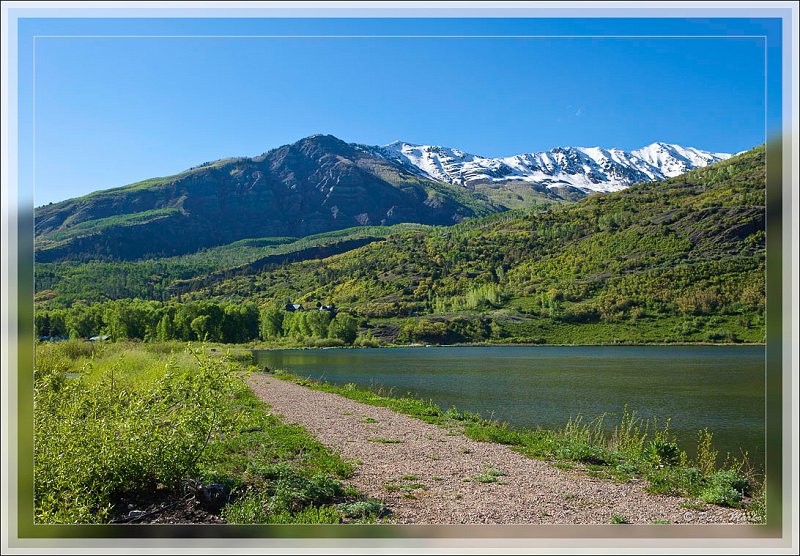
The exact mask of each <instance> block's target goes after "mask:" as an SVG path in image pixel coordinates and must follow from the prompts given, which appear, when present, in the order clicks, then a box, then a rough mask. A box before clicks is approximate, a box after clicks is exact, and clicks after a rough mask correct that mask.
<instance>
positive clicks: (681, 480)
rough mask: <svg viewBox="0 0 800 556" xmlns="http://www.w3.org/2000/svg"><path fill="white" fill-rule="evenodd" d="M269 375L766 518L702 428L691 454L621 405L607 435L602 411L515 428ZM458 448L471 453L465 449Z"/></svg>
mask: <svg viewBox="0 0 800 556" xmlns="http://www.w3.org/2000/svg"><path fill="white" fill-rule="evenodd" d="M275 376H276V377H277V378H280V379H283V380H289V381H292V382H295V383H297V384H300V385H303V386H306V387H309V388H313V389H316V390H321V391H325V392H331V393H334V394H338V395H341V396H344V397H346V398H349V399H352V400H355V401H359V402H362V403H366V404H368V405H374V406H380V407H387V408H389V409H392V410H393V411H396V412H398V413H403V414H406V415H410V416H412V417H415V418H417V419H420V420H422V421H424V422H427V423H432V424H436V425H439V426H441V427H443V428H445V429H447V430H448V431H451V432H452V430H453V429H454V428H457V429H459V430H460V431H461V432H462V433H463V434H464V435H465V436H467V437H468V438H471V439H472V440H477V441H480V442H495V443H499V444H505V445H508V446H510V447H511V448H512V449H514V450H516V451H518V452H520V453H522V454H523V455H526V456H528V457H531V458H536V459H541V460H545V461H549V462H551V463H552V464H554V465H555V466H557V467H560V468H562V469H576V470H579V471H582V472H584V473H591V474H592V475H593V476H596V477H600V478H603V479H610V480H615V481H619V482H627V481H630V480H631V479H633V478H639V479H644V480H645V481H646V482H647V487H646V489H647V490H648V491H650V492H652V493H658V494H668V495H672V496H681V497H688V498H692V499H701V500H703V501H705V502H707V503H710V504H717V505H722V506H729V507H743V508H745V509H746V510H747V511H748V514H749V515H750V519H751V521H754V522H760V520H763V519H764V507H765V504H763V503H761V502H759V498H758V497H755V498H753V502H752V503H751V502H750V501H749V500H748V497H749V496H751V495H752V494H753V493H759V492H761V491H762V489H761V487H760V478H759V477H758V476H757V475H755V473H753V472H752V470H751V469H750V467H749V464H748V461H747V459H746V457H743V458H742V459H739V460H737V459H735V458H731V457H730V456H729V457H728V458H726V459H725V462H724V463H723V465H722V466H721V467H718V466H717V460H718V454H717V451H716V450H715V449H714V447H713V434H712V433H711V432H710V431H708V430H705V429H703V430H700V431H698V442H697V450H696V452H697V455H696V456H695V457H694V458H692V459H690V458H689V457H688V455H687V454H686V452H685V451H683V450H680V449H679V447H678V445H677V443H676V440H675V438H674V436H673V435H672V434H671V433H670V430H669V421H658V420H657V419H653V420H652V421H649V420H645V419H643V418H641V417H639V416H638V415H637V414H636V412H634V411H629V410H628V408H627V407H626V408H624V409H623V411H622V415H621V416H620V418H619V420H618V422H617V423H616V424H615V425H614V427H613V431H612V432H611V433H608V432H606V431H607V427H606V426H605V423H604V419H605V416H600V417H598V418H597V419H594V420H591V421H586V420H584V419H582V418H581V417H577V418H575V419H571V420H570V421H569V422H567V423H566V425H565V426H564V427H562V428H560V429H550V430H548V429H526V428H514V427H511V426H510V425H509V424H508V423H504V422H498V421H496V420H487V419H484V418H482V417H481V416H480V415H477V414H472V413H468V412H462V411H459V410H458V409H457V408H450V409H447V410H443V409H442V408H440V407H439V406H437V405H436V404H434V403H433V402H432V401H429V400H422V399H419V398H415V397H411V396H410V395H409V396H406V397H391V396H387V395H383V394H384V392H385V391H384V390H383V389H377V391H375V390H369V389H363V388H358V387H356V386H355V385H354V384H349V385H345V386H338V385H334V384H330V383H325V382H321V381H315V380H312V379H308V378H301V377H298V376H295V375H292V374H289V373H286V372H283V371H276V372H275ZM460 450H461V452H462V453H470V452H471V450H470V449H469V448H467V447H462V448H461V449H460ZM478 477H480V479H478ZM478 477H476V478H475V480H477V481H478V482H496V481H497V477H496V476H492V475H488V474H485V473H484V474H482V475H479V476H478ZM466 480H469V479H466ZM759 496H760V495H759Z"/></svg>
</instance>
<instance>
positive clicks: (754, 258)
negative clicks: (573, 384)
mask: <svg viewBox="0 0 800 556" xmlns="http://www.w3.org/2000/svg"><path fill="white" fill-rule="evenodd" d="M764 203H765V200H764V149H763V147H758V148H755V149H753V150H751V151H749V152H747V153H744V154H742V155H739V156H737V157H734V158H732V159H730V160H727V161H724V162H720V163H717V164H714V165H712V166H709V167H707V168H703V169H698V170H694V171H691V172H689V173H686V174H684V175H681V176H678V177H676V178H671V179H669V180H666V181H665V182H658V183H645V184H639V185H636V186H633V187H631V188H629V189H627V190H625V191H621V192H618V193H612V194H607V195H594V196H591V197H588V198H586V199H584V200H582V201H579V202H577V203H575V204H572V205H566V206H555V207H554V206H546V205H539V206H536V207H532V208H530V209H527V210H525V211H512V212H507V213H503V214H497V215H493V216H489V217H486V218H483V219H478V220H473V221H469V222H465V223H462V224H459V225H456V226H451V227H440V228H431V229H418V230H415V229H412V230H404V231H400V232H398V233H394V234H391V235H389V236H388V237H387V238H386V239H385V240H382V241H374V242H371V243H369V244H368V245H365V246H363V247H360V248H358V249H355V250H352V251H349V252H347V253H344V254H340V255H336V256H333V257H329V258H327V259H322V260H318V259H315V260H306V261H301V262H295V263H291V264H281V265H268V266H266V267H264V268H263V269H262V270H261V271H260V272H258V273H256V274H244V275H240V276H234V277H231V278H229V279H223V280H214V281H211V282H210V283H208V284H203V283H202V282H198V283H196V284H195V286H196V287H194V288H184V289H183V290H182V291H181V295H182V298H181V300H182V301H183V302H184V303H185V302H186V301H190V300H195V301H197V300H204V301H205V302H213V303H215V304H219V305H226V304H233V305H240V304H245V303H252V304H255V305H256V306H257V307H258V308H259V313H260V317H259V318H260V320H261V323H262V326H261V329H260V331H259V335H260V336H261V337H263V338H265V339H270V338H271V339H274V340H278V339H281V338H283V337H285V336H287V335H288V336H296V337H302V338H306V337H321V336H322V335H324V333H325V332H326V331H323V330H320V329H318V330H311V328H310V327H308V326H306V327H302V326H301V327H299V328H298V327H295V328H294V329H293V328H292V327H291V326H288V327H286V326H283V324H282V323H283V320H284V319H287V320H293V319H295V320H296V319H298V318H300V317H297V316H296V315H291V314H289V313H287V312H286V311H284V310H283V306H284V305H285V303H286V302H287V301H293V302H296V303H304V304H306V306H309V307H313V306H315V305H316V304H330V303H333V304H335V305H336V307H337V309H338V311H340V312H344V313H348V314H351V315H353V316H354V317H356V318H357V319H358V321H359V326H360V334H362V335H363V336H365V337H369V336H374V337H376V338H378V339H382V340H385V341H419V342H428V343H433V342H436V343H448V342H460V341H497V342H512V341H525V342H547V343H571V342H582V343H592V342H659V341H673V342H674V341H690V342H691V341H712V342H713V341H734V342H735V341H756V342H760V341H763V335H764V329H763V309H764V288H765V282H764V269H765V252H764V241H765V234H764V227H765V207H764ZM172 300H173V301H177V292H174V295H173V297H172ZM166 307H167V305H163V306H162V307H161V309H158V308H156V307H154V309H153V310H154V311H155V313H156V314H157V313H158V311H159V310H160V311H164V310H166ZM153 318H154V319H155V318H156V316H155V315H154V317H153ZM156 320H159V319H156ZM301 320H302V319H301ZM100 326H102V325H100ZM302 338H301V339H302Z"/></svg>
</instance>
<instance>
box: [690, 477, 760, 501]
mask: <svg viewBox="0 0 800 556" xmlns="http://www.w3.org/2000/svg"><path fill="white" fill-rule="evenodd" d="M749 493H750V483H749V482H748V481H747V479H746V478H744V477H743V476H741V475H739V474H738V473H737V472H736V471H733V470H731V469H723V470H722V471H717V472H716V473H714V474H713V475H711V478H710V479H709V481H708V486H707V487H706V488H705V489H703V491H702V492H701V493H700V498H701V499H702V500H703V501H704V502H706V503H708V504H719V505H722V506H733V507H736V506H739V505H740V504H741V502H742V498H743V497H744V496H746V495H747V494H749Z"/></svg>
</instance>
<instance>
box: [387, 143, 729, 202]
mask: <svg viewBox="0 0 800 556" xmlns="http://www.w3.org/2000/svg"><path fill="white" fill-rule="evenodd" d="M378 152H380V153H381V154H383V156H386V157H387V158H389V159H391V160H395V161H398V162H400V163H404V164H408V165H410V166H412V167H413V168H415V169H416V170H417V171H418V173H419V175H420V176H425V177H428V178H430V179H434V180H437V181H441V182H444V183H452V184H456V185H462V186H465V187H470V188H475V187H480V186H481V185H487V184H503V185H509V184H512V183H513V182H525V183H530V184H536V185H540V186H544V187H547V188H548V189H552V190H555V191H561V192H569V191H572V192H573V193H578V194H581V193H582V194H586V193H595V192H602V193H608V192H611V191H619V190H621V189H624V188H626V187H628V186H630V185H632V184H634V183H636V182H644V181H661V180H664V179H666V178H671V177H675V176H678V175H680V174H683V173H685V172H688V171H689V170H692V169H694V168H703V167H706V166H708V165H709V164H713V163H715V162H719V161H721V160H727V159H728V158H730V157H731V155H730V154H726V153H711V152H708V151H701V150H699V149H695V148H693V147H688V148H687V147H681V146H680V145H670V144H667V143H653V144H652V145H648V146H646V147H644V148H641V149H637V150H634V151H630V152H626V151H623V150H620V149H601V148H599V147H592V148H584V147H566V148H561V147H559V148H555V149H552V150H550V151H546V152H541V153H532V154H520V155H516V156H510V157H506V158H486V157H483V156H478V155H474V154H470V153H466V152H464V151H461V150H458V149H453V148H449V147H438V146H428V145H414V144H412V143H404V142H400V141H397V142H394V143H391V144H389V145H386V146H385V147H383V148H382V149H379V151H378Z"/></svg>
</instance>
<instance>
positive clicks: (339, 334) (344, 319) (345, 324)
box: [328, 313, 358, 344]
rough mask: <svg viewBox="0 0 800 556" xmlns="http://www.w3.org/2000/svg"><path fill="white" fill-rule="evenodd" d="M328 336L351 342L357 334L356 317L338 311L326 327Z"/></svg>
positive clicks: (347, 342)
mask: <svg viewBox="0 0 800 556" xmlns="http://www.w3.org/2000/svg"><path fill="white" fill-rule="evenodd" d="M328 336H330V337H331V338H338V339H339V340H342V341H343V342H344V343H346V344H352V343H353V342H354V341H355V339H356V337H357V336H358V319H356V318H355V317H353V316H351V315H348V314H347V313H339V314H337V315H336V317H334V319H333V320H332V321H331V323H330V326H329V327H328Z"/></svg>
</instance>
